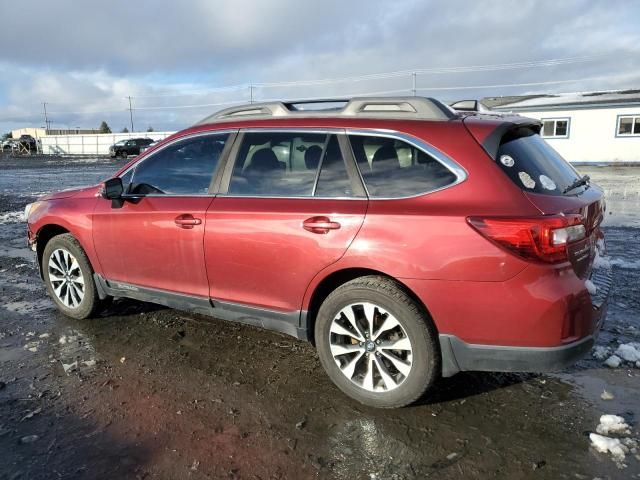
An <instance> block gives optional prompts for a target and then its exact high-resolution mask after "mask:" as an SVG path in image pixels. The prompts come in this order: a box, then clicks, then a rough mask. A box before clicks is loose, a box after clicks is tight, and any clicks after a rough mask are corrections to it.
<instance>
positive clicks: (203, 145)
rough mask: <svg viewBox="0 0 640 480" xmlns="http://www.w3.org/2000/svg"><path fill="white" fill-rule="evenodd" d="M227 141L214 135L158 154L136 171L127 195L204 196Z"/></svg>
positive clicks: (190, 141) (173, 146) (223, 135)
mask: <svg viewBox="0 0 640 480" xmlns="http://www.w3.org/2000/svg"><path fill="white" fill-rule="evenodd" d="M228 137H229V135H228V134H216V135H206V136H198V137H193V138H187V139H185V140H181V141H179V142H176V143H175V144H173V145H170V146H168V147H166V148H163V149H162V150H158V151H157V152H155V153H154V154H153V155H151V156H150V157H148V158H145V159H144V160H143V161H142V162H140V163H139V164H138V165H137V166H136V167H135V171H134V172H133V179H132V181H131V187H130V192H131V193H133V194H142V195H144V194H171V195H206V194H207V193H208V191H209V184H210V183H211V179H212V177H213V172H214V170H215V168H216V166H217V165H218V161H219V159H220V155H221V153H222V149H223V148H224V145H225V142H226V141H227V138H228ZM125 177H126V175H125Z"/></svg>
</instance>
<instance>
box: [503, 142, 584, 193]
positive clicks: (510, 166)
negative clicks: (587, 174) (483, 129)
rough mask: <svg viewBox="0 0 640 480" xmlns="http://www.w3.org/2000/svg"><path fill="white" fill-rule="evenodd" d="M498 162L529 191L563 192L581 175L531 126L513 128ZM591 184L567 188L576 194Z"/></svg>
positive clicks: (518, 183) (519, 184)
mask: <svg viewBox="0 0 640 480" xmlns="http://www.w3.org/2000/svg"><path fill="white" fill-rule="evenodd" d="M497 162H498V165H499V166H500V168H501V169H502V170H503V171H504V172H505V173H506V174H507V175H508V176H509V178H510V179H511V180H512V181H513V182H514V183H515V184H516V185H518V186H519V187H520V188H522V189H523V190H524V191H526V192H533V193H542V194H546V195H563V194H564V191H565V190H566V189H567V188H568V187H569V186H570V185H571V184H572V183H574V182H575V181H576V180H577V179H579V178H580V175H579V174H578V172H576V170H575V169H574V168H573V167H572V166H571V165H569V163H568V162H567V161H566V160H565V159H564V158H562V156H560V154H559V153H558V152H556V151H555V150H554V149H553V148H551V146H549V144H548V143H547V142H545V141H544V140H543V139H542V138H541V137H540V135H538V134H537V133H535V132H534V131H532V130H530V129H518V130H516V131H514V132H509V133H508V134H507V135H505V137H504V138H503V140H502V144H501V145H500V148H499V149H498V158H497ZM585 188H588V186H581V187H579V188H576V189H575V190H571V191H570V192H567V193H568V194H575V193H579V192H582V191H584V189H585Z"/></svg>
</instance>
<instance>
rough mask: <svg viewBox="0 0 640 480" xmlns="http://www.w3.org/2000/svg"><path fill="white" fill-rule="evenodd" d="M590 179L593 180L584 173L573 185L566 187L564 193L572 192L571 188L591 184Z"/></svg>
mask: <svg viewBox="0 0 640 480" xmlns="http://www.w3.org/2000/svg"><path fill="white" fill-rule="evenodd" d="M590 180H591V177H589V175H584V176H582V177H581V178H576V179H575V181H574V182H573V183H572V184H571V185H569V186H568V187H567V188H565V189H564V191H563V192H562V193H563V194H564V193H567V192H570V191H571V190H573V189H575V188H578V187H581V186H583V185H589V181H590Z"/></svg>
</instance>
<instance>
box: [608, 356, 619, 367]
mask: <svg viewBox="0 0 640 480" xmlns="http://www.w3.org/2000/svg"><path fill="white" fill-rule="evenodd" d="M620 363H622V360H620V357H617V356H615V355H611V356H610V357H609V358H607V360H606V361H605V362H604V364H605V365H606V366H607V367H609V368H618V367H619V366H620Z"/></svg>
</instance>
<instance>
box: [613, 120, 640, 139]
mask: <svg viewBox="0 0 640 480" xmlns="http://www.w3.org/2000/svg"><path fill="white" fill-rule="evenodd" d="M617 132H618V135H619V136H635V135H640V115H621V116H619V117H618V130H617Z"/></svg>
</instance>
